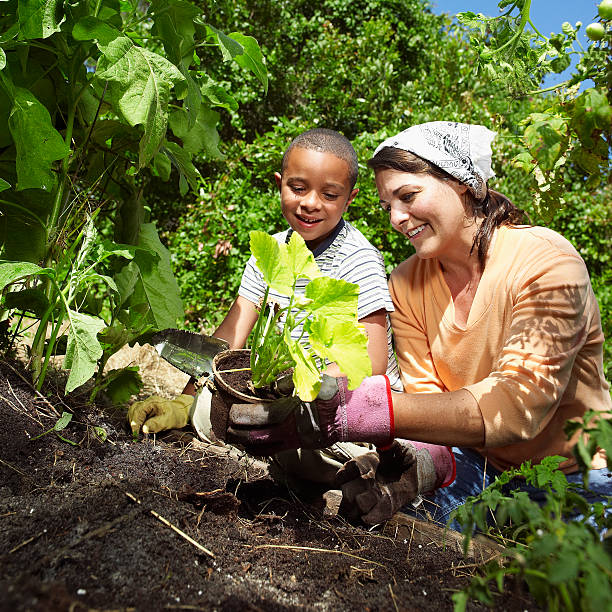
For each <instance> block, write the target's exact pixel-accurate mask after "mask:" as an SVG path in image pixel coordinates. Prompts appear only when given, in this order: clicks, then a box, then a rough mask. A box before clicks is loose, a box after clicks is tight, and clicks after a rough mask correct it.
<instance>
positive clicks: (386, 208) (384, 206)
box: [380, 204, 391, 214]
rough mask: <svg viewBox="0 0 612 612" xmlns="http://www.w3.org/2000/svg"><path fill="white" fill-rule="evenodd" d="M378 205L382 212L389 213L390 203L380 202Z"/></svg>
mask: <svg viewBox="0 0 612 612" xmlns="http://www.w3.org/2000/svg"><path fill="white" fill-rule="evenodd" d="M380 207H381V208H382V209H383V211H384V212H386V213H387V214H389V213H390V212H391V205H390V204H381V205H380Z"/></svg>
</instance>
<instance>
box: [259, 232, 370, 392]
mask: <svg viewBox="0 0 612 612" xmlns="http://www.w3.org/2000/svg"><path fill="white" fill-rule="evenodd" d="M250 238H251V252H252V253H253V256H254V257H255V260H256V262H257V266H258V268H259V270H260V271H261V273H262V275H263V278H264V281H265V282H266V284H267V288H266V292H265V294H264V298H263V304H262V307H261V310H260V312H259V317H258V319H257V322H256V324H255V328H254V331H253V341H252V347H251V371H252V382H253V386H254V387H256V388H259V387H264V386H266V385H269V384H271V383H272V382H273V381H274V380H275V379H276V377H277V376H279V374H281V373H283V372H285V371H286V370H288V369H289V368H293V383H294V386H295V393H296V395H298V396H299V397H300V399H302V400H304V401H312V400H314V399H315V397H316V396H317V393H318V392H319V388H320V386H321V373H322V372H323V371H324V370H325V369H326V367H327V365H326V360H327V361H329V362H335V363H337V364H338V367H339V368H340V370H341V371H342V372H344V374H345V375H346V376H347V378H348V387H349V389H355V388H357V387H358V386H359V384H360V383H361V381H362V380H363V379H364V377H366V376H370V375H371V373H372V364H371V362H370V358H369V356H368V350H367V343H368V338H367V335H366V333H365V329H364V327H363V325H361V324H360V323H359V322H358V320H357V298H358V296H359V286H358V285H356V284H354V283H348V282H346V281H343V280H340V279H336V278H330V277H328V276H325V275H324V274H322V273H321V271H320V270H319V267H318V266H317V264H316V262H315V259H314V256H313V254H312V253H311V252H310V250H309V249H308V247H307V246H306V243H305V242H304V239H303V238H302V237H301V236H300V235H299V234H298V233H296V232H293V234H292V235H291V239H290V240H289V242H288V243H287V244H279V243H278V242H277V241H276V239H275V238H274V237H272V236H270V235H268V234H266V233H265V232H260V231H252V232H251V233H250ZM301 278H306V279H309V280H310V282H309V283H308V285H307V286H306V290H305V293H304V295H303V296H300V295H297V294H296V284H297V281H298V280H299V279H301ZM270 289H273V290H275V291H277V292H278V293H280V294H282V295H286V296H288V297H289V303H288V305H287V306H285V307H280V305H279V304H276V303H274V302H271V301H269V299H268V296H269V292H270ZM300 323H303V324H304V326H303V333H302V335H301V336H300V337H299V338H298V339H292V337H291V332H292V331H293V330H294V329H295V328H296V327H298V325H299V324H300ZM306 342H308V344H309V345H310V347H308V346H306Z"/></svg>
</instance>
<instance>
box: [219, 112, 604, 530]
mask: <svg viewBox="0 0 612 612" xmlns="http://www.w3.org/2000/svg"><path fill="white" fill-rule="evenodd" d="M493 137H494V134H493V133H492V132H490V131H489V130H488V129H486V128H484V127H483V126H474V125H467V124H461V123H455V122H445V121H435V122H431V123H426V124H422V125H417V126H413V127H410V128H408V129H407V130H404V131H403V132H401V133H400V134H398V135H396V136H394V137H392V138H390V139H388V140H386V141H385V142H383V143H382V144H381V145H380V146H379V147H378V149H377V150H376V152H375V154H374V157H373V158H372V159H371V160H370V161H369V165H370V167H372V168H373V169H374V170H375V173H376V184H377V187H378V190H379V198H380V202H381V205H382V207H383V208H384V209H385V210H387V211H388V212H389V213H390V217H391V223H392V225H393V227H394V228H395V229H396V230H398V231H399V232H401V233H402V234H403V235H404V236H406V237H407V238H408V239H409V240H410V241H411V242H412V243H413V244H414V246H415V249H416V254H415V255H413V256H412V257H410V258H409V259H407V260H406V261H404V262H403V263H402V264H400V265H399V266H398V267H397V268H396V269H395V270H394V271H393V272H392V274H391V278H390V283H389V289H390V293H391V297H392V299H393V304H394V306H395V311H394V312H392V313H391V322H392V325H393V333H394V336H395V349H396V355H397V360H398V363H399V365H400V369H401V379H402V383H403V387H404V392H403V393H387V388H388V385H387V384H386V383H385V377H383V376H378V377H374V376H373V377H371V378H366V379H365V380H364V382H363V383H362V385H361V386H360V387H359V389H357V390H355V391H352V392H349V391H348V390H347V387H346V384H345V382H343V379H339V380H338V384H337V389H338V392H337V393H336V394H335V395H333V396H331V394H327V395H326V396H325V397H323V396H319V397H318V398H317V399H316V400H315V401H314V402H310V403H309V404H308V405H304V406H302V407H301V408H299V409H296V410H295V412H294V413H292V414H291V415H290V416H289V417H287V418H286V419H285V420H284V421H282V422H281V423H278V422H274V421H273V419H272V418H270V419H269V420H268V421H267V422H266V419H265V418H264V419H263V421H262V420H261V418H259V420H258V421H257V423H255V422H254V421H250V420H249V419H251V417H250V416H249V414H245V413H244V412H241V410H240V408H239V407H238V408H236V407H235V410H234V413H233V416H232V415H230V416H231V418H232V419H233V420H234V422H235V424H236V425H237V426H239V427H240V428H241V429H242V437H241V440H242V443H243V444H244V445H245V447H246V448H247V449H248V450H249V451H250V452H254V453H255V454H257V452H258V449H259V450H260V449H261V448H262V447H264V446H265V445H269V444H271V443H277V444H284V445H285V447H287V445H297V446H302V447H303V448H313V444H315V442H313V441H312V440H311V439H308V440H307V439H306V438H305V437H304V436H303V435H302V436H301V437H300V432H302V433H303V431H304V429H305V427H306V425H307V424H308V423H310V422H316V423H317V424H318V426H319V428H320V432H319V434H320V436H321V440H323V442H324V443H325V444H331V443H335V442H338V441H340V442H373V443H376V444H378V445H379V450H378V452H377V453H371V454H367V455H365V456H363V457H356V458H355V459H352V460H350V461H348V462H347V464H346V465H345V467H343V468H342V469H341V470H340V471H339V472H338V475H337V479H339V480H337V483H336V484H338V485H341V486H342V490H343V496H344V499H345V501H346V502H347V503H348V504H349V505H351V506H352V507H353V511H354V512H355V511H356V512H357V513H359V515H360V516H361V518H362V519H363V520H364V521H366V522H367V521H376V522H379V521H382V520H385V519H386V518H389V517H390V516H391V515H392V514H393V512H395V511H396V510H398V509H399V508H401V507H402V506H404V510H405V511H409V512H410V511H412V507H411V506H410V505H405V504H408V502H411V501H413V500H414V499H415V497H416V495H417V493H425V494H429V495H428V497H427V498H426V502H425V504H424V505H422V506H420V508H425V509H426V510H428V511H429V512H430V513H431V514H432V515H433V516H434V518H435V519H436V520H439V521H441V522H443V523H445V522H446V521H447V519H448V517H449V515H450V513H451V512H452V510H454V509H455V508H456V507H457V506H459V505H461V504H463V503H464V501H465V499H466V498H467V497H468V496H472V495H476V494H478V493H479V492H480V491H481V490H482V488H483V486H487V484H489V483H490V482H492V481H493V480H494V479H495V478H496V477H497V476H498V475H500V473H501V471H503V470H506V469H508V468H514V467H519V466H520V465H521V464H522V463H523V462H524V461H528V460H529V461H532V462H533V463H534V464H535V463H539V462H541V461H542V460H543V459H544V458H546V457H549V456H553V455H558V456H561V457H565V458H567V460H566V461H564V462H563V463H562V464H561V466H560V467H561V469H562V470H563V471H564V472H565V473H566V475H567V478H568V480H569V481H570V482H575V483H580V482H582V475H581V474H580V473H579V471H578V466H577V463H576V460H575V458H574V455H573V449H574V447H575V445H576V442H577V440H578V437H579V435H580V434H579V433H578V432H576V433H575V435H574V436H573V437H572V438H571V439H569V440H568V439H567V437H566V435H565V432H564V425H565V423H566V422H567V421H568V420H577V421H580V420H582V417H583V416H584V414H585V412H586V411H587V410H589V409H590V410H594V411H596V412H598V413H599V414H600V415H602V416H603V418H606V416H608V415H609V413H610V412H611V411H612V403H611V401H610V395H609V385H608V383H607V382H606V380H605V379H604V377H603V364H602V347H603V333H602V329H601V321H600V316H599V309H598V306H597V301H596V299H595V296H594V294H593V290H592V287H591V284H590V281H589V276H588V273H587V270H586V266H585V264H584V262H583V260H582V259H581V257H580V255H579V254H578V252H577V251H576V250H575V249H574V247H572V245H571V244H570V243H569V242H568V241H567V240H566V239H565V238H563V236H561V235H560V234H557V233H556V232H554V231H552V230H550V229H548V228H544V227H533V226H529V225H524V224H523V214H522V211H521V210H519V209H518V208H516V207H515V206H514V205H513V204H512V203H511V202H510V201H509V200H508V199H507V198H505V197H504V196H503V195H501V194H498V193H495V192H492V191H491V190H489V189H488V186H487V180H488V179H489V178H490V177H491V176H492V171H491V141H492V140H493ZM313 412H315V413H316V414H314V415H313ZM272 413H273V411H272V410H270V414H272ZM258 417H261V415H258ZM296 431H297V433H293V434H291V435H289V434H290V432H296ZM393 438H396V441H395V442H394V443H393V444H389V443H390V441H392V440H393ZM245 440H246V442H245ZM451 446H453V447H455V448H454V449H453V453H451V452H450V450H449V449H448V448H447V447H451ZM606 463H607V457H606V453H605V452H604V451H603V450H599V451H598V452H596V453H595V454H594V456H593V457H592V461H591V465H590V467H591V470H590V472H589V486H590V490H589V492H588V493H587V495H586V496H587V499H589V501H597V500H599V501H601V500H603V499H604V498H605V497H606V496H607V495H610V494H612V478H611V476H612V475H611V474H610V472H609V471H608V469H607V467H606ZM454 467H456V478H455V471H454ZM511 486H512V488H514V489H515V490H523V491H525V492H526V493H527V494H528V495H531V494H532V493H533V491H531V492H530V491H529V490H527V488H526V486H525V482H524V481H520V480H514V481H512V483H511ZM455 526H456V525H455Z"/></svg>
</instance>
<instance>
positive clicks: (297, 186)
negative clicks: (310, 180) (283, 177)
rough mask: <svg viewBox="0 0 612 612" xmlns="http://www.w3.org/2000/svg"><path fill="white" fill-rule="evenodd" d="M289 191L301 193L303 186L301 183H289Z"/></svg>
mask: <svg viewBox="0 0 612 612" xmlns="http://www.w3.org/2000/svg"><path fill="white" fill-rule="evenodd" d="M289 187H290V188H291V191H295V193H302V192H303V191H304V187H302V186H301V185H289Z"/></svg>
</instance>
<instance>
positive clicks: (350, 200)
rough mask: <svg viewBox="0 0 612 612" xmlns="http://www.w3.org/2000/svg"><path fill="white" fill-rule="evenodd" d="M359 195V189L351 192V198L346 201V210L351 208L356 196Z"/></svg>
mask: <svg viewBox="0 0 612 612" xmlns="http://www.w3.org/2000/svg"><path fill="white" fill-rule="evenodd" d="M358 193H359V189H353V191H351V193H350V194H349V197H348V199H347V201H346V205H345V207H344V210H346V209H347V208H348V207H349V206H350V204H351V202H352V201H353V200H354V199H355V196H356V195H357V194H358Z"/></svg>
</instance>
